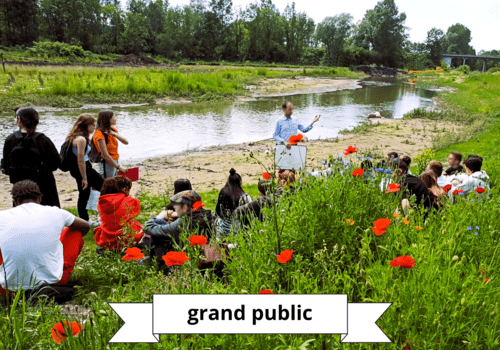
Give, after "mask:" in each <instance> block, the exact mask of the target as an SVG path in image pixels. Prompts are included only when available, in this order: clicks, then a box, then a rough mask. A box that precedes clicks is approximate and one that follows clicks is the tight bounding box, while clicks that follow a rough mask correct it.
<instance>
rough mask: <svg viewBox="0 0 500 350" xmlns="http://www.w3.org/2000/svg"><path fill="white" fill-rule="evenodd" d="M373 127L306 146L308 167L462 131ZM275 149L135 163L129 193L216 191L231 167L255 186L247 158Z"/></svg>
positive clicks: (70, 192) (254, 147)
mask: <svg viewBox="0 0 500 350" xmlns="http://www.w3.org/2000/svg"><path fill="white" fill-rule="evenodd" d="M298 117H299V118H300V116H298ZM377 122H379V123H378V124H377ZM374 123H375V124H377V125H374V126H373V127H372V128H370V129H368V131H367V132H366V133H363V134H349V135H345V136H341V137H339V138H336V139H327V140H312V141H307V142H305V143H304V145H305V146H307V163H306V164H307V168H309V169H318V168H322V167H323V166H322V165H321V162H322V161H324V160H326V159H327V158H328V156H329V155H333V156H336V155H337V154H341V153H343V150H344V149H346V148H347V147H348V146H349V145H352V146H355V147H357V148H358V149H359V151H360V154H361V155H368V154H370V155H371V156H372V157H374V158H382V157H383V156H384V155H385V154H387V153H388V152H391V151H396V152H398V153H399V154H402V155H409V156H410V157H411V158H412V159H414V158H415V156H416V155H417V154H419V153H421V152H422V151H423V150H424V149H425V148H430V147H432V137H433V136H438V135H440V134H442V133H443V132H446V131H450V130H455V131H459V130H460V129H461V126H459V125H453V124H451V123H449V122H435V121H429V120H422V119H412V120H394V119H380V120H377V121H374ZM275 145H276V143H275V141H274V140H264V141H259V142H249V143H248V142H247V143H242V144H235V145H225V146H213V147H209V148H206V149H203V150H197V151H186V152H182V153H179V154H174V155H169V156H165V157H160V158H153V159H148V160H145V161H143V162H141V163H137V164H127V165H129V166H139V169H140V170H139V171H140V174H141V179H140V181H138V182H135V183H134V185H133V187H132V191H131V193H132V195H135V196H138V195H139V194H143V193H149V194H151V195H159V194H160V193H162V192H164V191H165V189H166V188H167V187H168V188H172V183H173V181H175V180H176V179H178V178H188V179H189V180H190V181H191V183H192V184H193V188H195V189H196V190H197V191H201V192H203V191H209V190H212V189H217V190H219V189H220V188H222V187H223V186H224V184H225V182H226V180H227V177H228V174H229V169H230V168H233V167H234V168H235V169H236V170H237V171H238V173H239V174H241V176H242V178H243V182H244V183H256V182H257V181H258V179H259V177H260V176H261V175H260V174H261V173H262V172H263V171H265V170H264V169H262V167H261V166H260V165H259V164H257V163H256V162H255V161H254V160H253V159H251V158H250V157H249V155H250V152H252V153H253V154H254V155H255V157H256V158H258V159H259V160H260V161H262V162H263V163H264V164H266V165H267V166H271V165H272V162H273V148H274V147H275ZM266 151H269V154H266ZM55 177H56V181H57V186H58V190H59V196H60V200H61V205H62V207H63V208H74V207H76V203H77V199H78V191H77V189H76V182H75V180H74V179H73V178H72V177H71V176H70V175H69V173H63V172H61V171H57V172H55ZM0 188H1V190H0V203H1V204H0V209H2V210H3V209H9V208H10V207H11V203H12V201H11V197H10V193H9V192H10V190H11V188H12V185H11V184H9V181H8V177H7V176H5V175H0Z"/></svg>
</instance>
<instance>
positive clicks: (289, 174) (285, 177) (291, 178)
mask: <svg viewBox="0 0 500 350" xmlns="http://www.w3.org/2000/svg"><path fill="white" fill-rule="evenodd" d="M279 182H280V184H282V185H288V186H290V185H292V184H293V183H294V182H295V173H294V172H293V171H292V170H285V171H283V172H282V173H280V174H279Z"/></svg>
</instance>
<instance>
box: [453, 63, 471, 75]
mask: <svg viewBox="0 0 500 350" xmlns="http://www.w3.org/2000/svg"><path fill="white" fill-rule="evenodd" d="M455 71H456V72H462V73H465V74H469V73H470V67H469V66H468V65H466V64H465V65H463V66H460V67H458V68H457V69H455Z"/></svg>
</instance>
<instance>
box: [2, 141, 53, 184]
mask: <svg viewBox="0 0 500 350" xmlns="http://www.w3.org/2000/svg"><path fill="white" fill-rule="evenodd" d="M40 135H42V133H39V132H33V133H31V134H28V135H23V138H22V139H21V141H20V142H19V143H18V144H17V145H16V146H15V147H14V148H13V149H12V151H11V152H10V154H9V158H8V159H9V162H8V164H9V169H8V171H9V176H10V182H11V183H16V182H18V181H22V180H33V181H35V182H38V181H39V179H40V175H41V174H42V173H44V172H45V163H44V161H43V155H42V153H43V151H41V150H39V149H38V147H37V146H38V145H37V142H36V139H37V138H38V137H40Z"/></svg>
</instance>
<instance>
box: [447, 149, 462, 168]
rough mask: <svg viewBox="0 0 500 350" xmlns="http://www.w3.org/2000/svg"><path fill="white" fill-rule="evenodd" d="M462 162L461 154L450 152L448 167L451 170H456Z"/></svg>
mask: <svg viewBox="0 0 500 350" xmlns="http://www.w3.org/2000/svg"><path fill="white" fill-rule="evenodd" d="M461 161H462V154H461V153H458V152H451V153H450V155H449V156H448V165H449V166H451V167H452V168H458V166H459V165H460V162H461Z"/></svg>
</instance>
